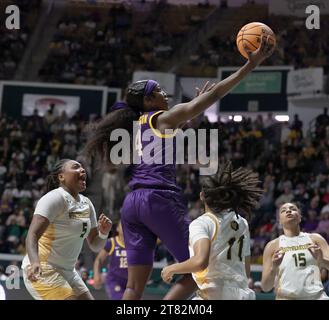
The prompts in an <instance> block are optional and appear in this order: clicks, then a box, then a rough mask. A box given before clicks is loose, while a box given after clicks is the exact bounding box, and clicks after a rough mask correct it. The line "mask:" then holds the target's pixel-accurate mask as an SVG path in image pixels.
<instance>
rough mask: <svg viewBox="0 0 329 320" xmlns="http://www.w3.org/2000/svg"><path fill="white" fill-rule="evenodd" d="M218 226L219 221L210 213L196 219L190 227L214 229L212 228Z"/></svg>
mask: <svg viewBox="0 0 329 320" xmlns="http://www.w3.org/2000/svg"><path fill="white" fill-rule="evenodd" d="M217 225H218V219H217V217H216V216H215V215H214V214H213V213H210V212H206V213H204V214H203V215H201V216H199V217H198V218H196V219H195V220H193V221H192V222H191V224H190V227H191V228H193V227H200V226H202V227H206V226H208V227H212V226H216V227H217Z"/></svg>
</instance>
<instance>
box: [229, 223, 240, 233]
mask: <svg viewBox="0 0 329 320" xmlns="http://www.w3.org/2000/svg"><path fill="white" fill-rule="evenodd" d="M231 228H232V229H233V230H234V231H237V230H239V224H238V223H237V222H236V221H232V222H231Z"/></svg>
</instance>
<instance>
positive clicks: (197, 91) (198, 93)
mask: <svg viewBox="0 0 329 320" xmlns="http://www.w3.org/2000/svg"><path fill="white" fill-rule="evenodd" d="M214 86H215V83H212V84H211V85H209V81H207V82H206V83H205V85H204V86H203V88H202V89H200V88H198V87H196V88H195V97H198V96H199V95H200V94H203V93H205V92H208V91H210V90H211V89H212V88H213V87H214Z"/></svg>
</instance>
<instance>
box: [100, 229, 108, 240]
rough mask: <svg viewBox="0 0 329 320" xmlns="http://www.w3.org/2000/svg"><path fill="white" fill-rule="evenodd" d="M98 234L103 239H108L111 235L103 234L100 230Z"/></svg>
mask: <svg viewBox="0 0 329 320" xmlns="http://www.w3.org/2000/svg"><path fill="white" fill-rule="evenodd" d="M98 236H99V237H100V238H101V239H103V240H107V238H108V237H109V234H103V233H101V232H100V231H98Z"/></svg>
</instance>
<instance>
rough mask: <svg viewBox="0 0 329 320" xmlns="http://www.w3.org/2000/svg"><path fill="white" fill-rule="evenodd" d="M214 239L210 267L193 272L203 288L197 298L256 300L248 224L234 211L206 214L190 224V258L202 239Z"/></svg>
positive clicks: (212, 240) (198, 283) (199, 285)
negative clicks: (247, 267) (249, 261)
mask: <svg viewBox="0 0 329 320" xmlns="http://www.w3.org/2000/svg"><path fill="white" fill-rule="evenodd" d="M202 238H206V239H209V240H211V248H210V257H209V265H208V268H206V269H205V270H203V271H201V272H197V273H193V274H192V276H193V279H194V280H195V282H196V283H197V285H198V287H199V291H198V292H197V297H196V299H201V300H254V299H255V293H254V291H252V290H251V289H249V288H248V278H247V275H246V271H245V263H244V262H245V257H246V256H250V234H249V228H248V222H247V221H246V219H244V218H242V217H241V216H237V215H236V213H235V212H234V211H228V210H227V211H223V212H221V214H220V215H214V214H212V213H210V212H207V213H205V214H203V215H202V216H201V217H199V218H197V219H195V220H194V221H193V222H192V223H191V224H190V243H189V250H190V256H191V257H192V256H194V251H193V246H194V244H195V243H196V242H197V241H198V240H200V239H202Z"/></svg>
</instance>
